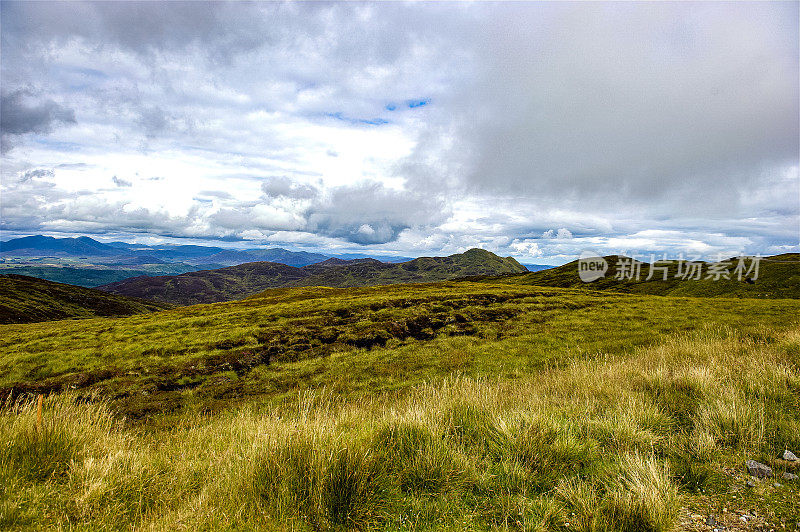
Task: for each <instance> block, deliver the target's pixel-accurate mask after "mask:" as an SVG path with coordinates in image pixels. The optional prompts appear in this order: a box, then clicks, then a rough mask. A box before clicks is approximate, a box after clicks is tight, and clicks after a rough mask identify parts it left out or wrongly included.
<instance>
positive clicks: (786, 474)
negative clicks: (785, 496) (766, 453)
mask: <svg viewBox="0 0 800 532" xmlns="http://www.w3.org/2000/svg"><path fill="white" fill-rule="evenodd" d="M783 480H797V475H795V474H794V473H789V472H788V471H784V472H783Z"/></svg>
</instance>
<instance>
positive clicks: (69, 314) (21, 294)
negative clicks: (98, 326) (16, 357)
mask: <svg viewBox="0 0 800 532" xmlns="http://www.w3.org/2000/svg"><path fill="white" fill-rule="evenodd" d="M170 306H171V305H166V304H163V303H153V302H152V301H142V300H139V299H132V298H129V297H124V296H119V295H115V294H109V293H106V292H101V291H99V290H92V289H91V288H82V287H80V286H72V285H68V284H61V283H54V282H51V281H45V280H43V279H37V278H35V277H27V276H24V275H0V323H31V322H39V321H51V320H61V319H67V318H88V317H96V316H128V315H131V314H142V313H146V312H154V311H158V310H163V309H165V308H169V307H170Z"/></svg>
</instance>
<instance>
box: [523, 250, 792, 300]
mask: <svg viewBox="0 0 800 532" xmlns="http://www.w3.org/2000/svg"><path fill="white" fill-rule="evenodd" d="M604 258H605V260H606V262H607V263H608V271H607V273H606V275H605V277H603V278H601V279H598V280H596V281H593V282H590V283H584V282H583V281H581V279H580V277H579V276H578V261H572V262H570V263H567V264H565V265H563V266H558V267H556V268H550V269H548V270H543V271H539V272H532V273H528V274H526V275H522V276H518V277H515V278H514V279H513V280H511V281H510V282H512V283H515V284H517V283H518V284H530V285H536V286H552V287H560V288H579V289H585V290H611V291H616V292H627V293H632V294H650V295H661V296H667V295H669V296H695V297H740V298H768V299H776V298H791V299H797V298H800V253H785V254H782V255H774V256H771V257H763V258H761V260H760V264H759V267H758V276H757V278H756V279H753V277H754V276H753V274H752V273H751V274H750V275H749V276H745V275H743V276H742V280H738V278H737V275H735V274H733V272H734V269H735V268H736V266H737V264H738V257H734V258H730V259H728V260H726V261H724V262H726V263H728V264H727V266H728V271H729V272H730V274H731V275H730V279H724V278H720V279H718V280H714V279H713V277H712V278H707V276H708V273H707V272H708V267H709V265H710V264H713V263H706V262H703V263H701V264H702V275H701V279H699V280H683V279H680V278H676V274H677V273H678V263H677V262H675V261H672V262H668V263H659V264H658V265H659V266H667V280H663V272H662V271H656V272H654V275H653V277H652V278H651V279H650V280H647V279H646V278H647V277H648V275H649V272H650V264H648V263H645V262H642V263H640V266H641V277H640V279H639V280H638V281H637V280H631V279H625V280H618V279H616V278H615V272H618V271H619V268H620V264H621V263H620V261H622V260H626V259H627V257H620V256H617V255H611V256H607V257H604ZM745 265H746V266H747V267H749V266H750V259H749V258H746V260H745ZM745 273H746V271H745Z"/></svg>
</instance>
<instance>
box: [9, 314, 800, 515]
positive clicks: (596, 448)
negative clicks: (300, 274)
mask: <svg viewBox="0 0 800 532" xmlns="http://www.w3.org/2000/svg"><path fill="white" fill-rule="evenodd" d="M799 371H800V333H798V330H797V329H796V328H793V329H791V330H788V331H784V332H777V331H774V332H768V331H767V330H765V329H762V330H761V332H760V334H755V333H747V334H742V333H739V332H736V331H735V330H734V329H732V328H729V327H712V328H704V329H703V330H700V331H695V332H693V333H684V334H677V335H672V336H670V337H668V338H667V339H665V341H662V342H660V343H658V344H657V345H652V346H649V347H641V348H636V349H631V350H628V351H626V352H621V353H619V354H618V355H615V356H603V357H594V358H589V359H585V358H582V359H573V361H572V362H571V363H569V364H566V365H565V366H563V367H556V368H551V369H548V370H545V371H541V372H536V373H531V374H526V375H524V376H519V377H518V378H516V379H497V378H467V377H451V378H448V379H445V380H443V381H440V382H438V383H429V384H421V385H418V386H415V387H413V388H411V389H409V390H408V391H407V393H404V394H400V395H398V394H382V395H374V396H373V395H363V396H361V397H360V398H352V399H345V398H343V397H342V396H341V395H340V394H339V393H337V392H335V391H333V390H332V389H330V388H326V389H318V390H316V391H306V392H302V393H300V394H299V395H297V396H296V397H295V399H294V400H292V401H287V402H285V403H283V404H281V405H276V406H274V407H270V408H263V407H262V408H257V407H244V408H241V409H235V410H229V411H226V412H223V413H219V414H217V415H216V416H203V415H190V416H185V417H183V418H182V419H181V420H180V422H178V423H176V424H175V425H174V426H172V427H171V428H170V429H168V430H167V429H161V430H157V431H150V432H143V431H141V430H139V429H135V428H130V427H127V426H126V425H125V424H123V423H121V422H120V421H119V419H118V418H117V417H115V416H114V415H113V414H112V412H111V410H110V409H109V408H108V407H107V405H106V404H105V403H104V402H102V401H101V402H88V403H87V402H83V401H76V400H75V397H74V396H71V395H61V396H57V397H54V398H51V399H48V401H47V403H46V405H45V409H44V416H43V419H44V422H43V424H42V427H40V428H37V425H36V414H35V406H34V405H33V404H32V403H29V402H24V401H23V402H19V403H16V404H14V405H12V406H11V407H10V408H6V409H5V410H4V413H3V414H2V417H0V436H2V438H3V441H4V445H3V446H2V447H0V480H2V481H1V482H0V496H2V501H1V504H0V526H2V527H3V528H6V529H24V530H30V529H40V528H76V529H92V530H99V529H126V528H148V529H156V530H183V529H186V530H203V529H208V530H211V529H226V530H256V529H258V530H289V529H293V530H331V529H333V530H336V529H383V530H465V529H469V530H489V529H500V530H508V529H514V530H541V531H544V530H554V531H567V530H578V531H602V530H626V531H627V530H630V531H670V530H676V529H683V530H702V529H706V528H702V525H700V523H698V520H697V519H693V518H692V516H693V515H696V516H700V517H701V518H702V519H705V518H706V517H705V516H707V515H710V514H713V515H715V516H716V518H717V519H718V520H719V521H720V522H722V523H724V524H725V525H727V526H730V527H731V529H744V528H747V529H750V530H756V529H759V528H756V526H763V527H764V528H763V530H797V529H798V516H800V505H799V504H798V494H800V489H798V486H797V483H796V481H782V482H783V485H782V486H780V487H775V486H773V485H772V482H773V481H772V480H764V481H757V482H756V483H755V484H754V487H747V486H746V484H745V480H746V478H745V474H744V468H743V462H744V460H745V459H750V458H753V459H758V460H761V461H763V462H765V463H769V464H771V465H772V466H773V470H774V472H775V473H776V474H781V473H782V472H784V471H792V470H796V465H795V464H793V463H789V462H783V461H780V460H776V459H775V457H776V456H777V454H778V453H779V452H780V451H782V450H783V448H784V447H789V448H795V449H796V448H797V447H798V446H800V418H799V417H798V414H797V406H798V405H799V404H800V401H799V399H800V373H799ZM740 515H754V518H753V519H752V520H751V521H750V526H749V527H748V526H747V525H744V524H743V523H742V522H741V520H740Z"/></svg>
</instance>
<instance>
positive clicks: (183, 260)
mask: <svg viewBox="0 0 800 532" xmlns="http://www.w3.org/2000/svg"><path fill="white" fill-rule="evenodd" d="M328 258H329V257H328V256H327V255H322V254H320V253H309V252H306V251H289V250H286V249H282V248H267V249H245V250H231V249H225V248H220V247H214V246H195V245H173V244H163V245H157V246H147V245H144V244H128V243H126V242H111V243H108V244H103V243H101V242H98V241H96V240H94V239H91V238H89V237H80V238H53V237H49V236H41V235H38V236H29V237H23V238H15V239H12V240H9V241H7V242H0V264H2V263H5V264H2V265H0V273H8V269H10V268H11V267H14V268H16V267H26V268H28V269H27V270H26V271H13V273H20V274H23V275H31V276H34V277H40V278H43V279H49V280H54V281H59V282H68V283H70V284H75V285H79V286H90V287H91V286H97V285H99V284H107V283H110V282H115V281H119V280H122V279H126V278H128V277H134V276H140V275H154V274H155V275H172V274H180V273H185V272H190V271H197V270H200V269H214V268H223V267H225V266H235V265H238V264H244V263H249V262H277V263H281V264H286V265H289V266H295V267H302V266H307V265H309V264H314V263H316V262H321V261H324V260H326V259H328ZM75 266H80V268H75ZM55 267H68V268H71V269H70V270H63V271H60V270H58V269H57V268H55ZM109 270H116V271H117V273H111V272H110V271H109Z"/></svg>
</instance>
